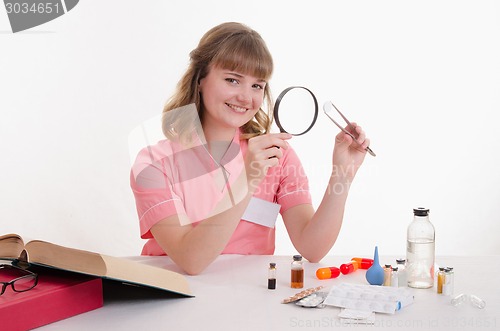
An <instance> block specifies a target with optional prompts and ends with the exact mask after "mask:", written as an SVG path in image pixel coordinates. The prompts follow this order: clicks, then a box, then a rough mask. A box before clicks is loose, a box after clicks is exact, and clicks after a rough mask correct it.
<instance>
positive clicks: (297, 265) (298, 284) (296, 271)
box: [291, 255, 304, 288]
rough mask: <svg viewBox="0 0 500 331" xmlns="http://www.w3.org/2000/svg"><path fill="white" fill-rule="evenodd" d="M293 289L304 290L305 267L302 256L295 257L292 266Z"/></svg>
mask: <svg viewBox="0 0 500 331" xmlns="http://www.w3.org/2000/svg"><path fill="white" fill-rule="evenodd" d="M291 270H292V271H291V276H292V277H291V278H292V279H291V287H292V288H303V287H304V265H303V263H302V256H301V255H294V256H293V262H292V266H291Z"/></svg>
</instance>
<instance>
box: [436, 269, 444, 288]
mask: <svg viewBox="0 0 500 331" xmlns="http://www.w3.org/2000/svg"><path fill="white" fill-rule="evenodd" d="M437 282H438V283H437V293H438V294H443V284H444V268H443V267H439V271H438V274H437Z"/></svg>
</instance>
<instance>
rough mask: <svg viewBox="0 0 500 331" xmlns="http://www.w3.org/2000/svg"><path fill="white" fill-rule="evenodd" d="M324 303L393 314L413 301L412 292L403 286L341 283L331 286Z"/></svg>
mask: <svg viewBox="0 0 500 331" xmlns="http://www.w3.org/2000/svg"><path fill="white" fill-rule="evenodd" d="M323 303H324V304H325V305H329V306H335V307H341V308H350V309H356V310H365V311H373V312H376V313H386V314H394V313H395V312H396V311H398V310H400V309H401V308H403V307H405V306H408V305H409V304H411V303H413V293H412V292H411V290H410V289H408V288H405V287H387V286H377V285H361V284H347V283H343V284H340V285H337V286H334V287H332V289H331V290H330V292H329V293H328V296H327V297H326V299H325V301H324V302H323Z"/></svg>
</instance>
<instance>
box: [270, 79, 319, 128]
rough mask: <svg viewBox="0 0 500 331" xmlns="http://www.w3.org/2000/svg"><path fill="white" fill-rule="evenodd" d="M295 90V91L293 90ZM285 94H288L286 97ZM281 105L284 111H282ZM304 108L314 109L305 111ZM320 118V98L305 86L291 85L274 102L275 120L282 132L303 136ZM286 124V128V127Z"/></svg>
mask: <svg viewBox="0 0 500 331" xmlns="http://www.w3.org/2000/svg"><path fill="white" fill-rule="evenodd" d="M292 91H293V92H292ZM285 95H286V96H287V97H286V98H284V97H285ZM280 107H281V109H283V110H284V111H282V112H281V115H282V118H280V116H279V113H280ZM304 109H307V110H309V109H314V113H312V112H311V111H304ZM317 119H318V100H317V99H316V96H315V95H314V93H312V92H311V90H309V89H308V88H305V87H303V86H290V87H288V88H286V89H284V90H283V92H281V93H280V95H279V96H278V98H276V101H275V103H274V120H275V121H276V125H277V126H278V128H279V129H280V132H285V133H289V134H291V135H292V136H301V135H303V134H305V133H307V132H309V130H311V129H312V127H313V126H314V124H315V123H316V120H317ZM285 126H286V128H287V129H286V130H285V128H284V127H285Z"/></svg>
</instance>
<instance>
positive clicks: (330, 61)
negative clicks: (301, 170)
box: [0, 0, 500, 256]
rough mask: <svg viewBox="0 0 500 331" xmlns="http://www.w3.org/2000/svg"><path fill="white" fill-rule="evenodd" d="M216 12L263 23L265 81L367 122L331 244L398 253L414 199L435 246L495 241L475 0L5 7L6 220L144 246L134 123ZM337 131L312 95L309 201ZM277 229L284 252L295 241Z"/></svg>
mask: <svg viewBox="0 0 500 331" xmlns="http://www.w3.org/2000/svg"><path fill="white" fill-rule="evenodd" d="M225 21H239V22H243V23H245V24H247V25H249V26H251V27H252V28H254V29H256V30H257V31H258V32H260V34H261V35H262V36H263V37H264V39H265V40H266V42H267V44H268V47H269V49H270V50H271V52H272V54H273V56H274V60H275V72H274V76H273V79H272V80H271V87H272V91H273V95H274V96H275V97H276V96H277V95H278V94H279V92H280V91H281V90H283V89H284V88H285V87H288V86H291V85H303V86H307V87H308V88H310V89H311V90H313V91H314V92H315V94H316V96H317V97H318V99H319V101H320V104H322V103H323V102H324V101H326V100H328V99H332V100H333V101H334V102H335V103H336V104H337V105H338V106H339V108H340V109H342V110H343V111H344V113H345V114H346V115H348V117H349V118H350V119H352V120H355V121H357V122H358V123H360V124H361V125H362V126H363V128H364V129H365V131H366V132H367V133H368V135H369V137H370V138H371V140H372V144H371V147H372V148H373V150H374V151H375V152H376V153H377V157H376V158H373V157H370V156H367V158H366V162H365V164H364V166H363V168H362V169H361V170H360V172H359V173H358V177H357V178H356V180H355V182H354V184H353V186H352V188H351V193H350V196H349V200H348V203H347V208H346V213H345V219H344V224H343V227H342V231H341V233H340V236H339V239H338V240H337V243H336V244H335V246H334V247H333V249H332V250H331V252H330V254H338V255H348V256H349V255H353V256H355V255H356V256H358V255H365V256H369V255H371V254H372V253H373V247H374V246H375V245H378V246H379V252H380V254H394V255H404V252H405V239H406V227H407V225H408V224H409V223H410V221H411V220H412V208H414V207H418V206H424V207H428V208H430V209H431V220H432V222H433V223H434V225H435V228H436V238H437V239H436V253H437V254H438V255H462V254H464V255H476V254H499V253H500V243H499V240H498V239H497V237H498V233H500V217H499V215H500V203H499V201H500V189H499V185H500V174H499V170H498V169H499V165H500V162H499V161H500V158H499V143H500V139H499V133H498V131H499V129H498V127H499V125H498V120H499V116H498V115H497V113H498V111H499V110H500V93H499V92H500V61H499V59H500V2H497V1H482V0H479V1H478V0H469V1H456V0H453V1H436V0H433V1H399V0H398V1H326V0H323V1H309V2H306V1H291V0H288V1H267V0H266V1H264V0H256V1H251V2H235V1H186V0H184V1H159V0H157V1H130V0H126V1H124V0H120V1H118V0H114V1H97V0H93V1H92V0H85V1H80V3H79V4H78V5H77V6H76V7H75V8H74V9H73V10H71V11H70V12H68V13H67V14H66V15H64V16H62V17H60V18H58V19H56V20H54V21H51V22H49V23H46V24H44V25H41V26H38V27H35V28H33V29H30V30H27V31H25V32H20V33H16V34H13V33H12V32H11V31H10V25H9V21H8V18H7V14H6V12H5V10H4V8H0V112H1V117H0V152H1V158H0V233H9V232H16V233H20V234H22V235H23V236H27V237H31V238H41V239H46V240H50V241H54V242H56V243H59V244H63V245H68V246H72V247H77V248H82V249H88V250H93V251H98V252H101V253H105V254H110V255H116V256H125V255H138V254H139V253H140V250H141V248H142V245H143V241H142V240H141V239H140V238H139V227H138V220H137V215H136V212H135V205H134V199H133V195H132V193H131V191H130V188H129V170H130V165H131V157H130V155H129V141H128V139H129V134H130V133H131V132H132V130H133V129H134V128H135V127H137V126H138V125H140V124H141V123H142V122H143V121H146V120H148V119H151V118H152V117H154V116H156V115H158V114H159V113H160V112H161V110H162V107H163V104H164V102H165V101H166V100H167V98H168V97H169V96H170V95H171V94H172V92H173V90H174V87H175V84H176V83H177V81H178V79H179V78H180V76H181V74H182V73H183V72H184V70H185V69H186V66H187V61H188V53H189V51H191V50H192V49H193V48H195V47H196V44H197V43H198V41H199V39H200V37H201V36H202V35H203V33H204V32H205V31H207V30H208V29H209V28H211V27H213V26H215V25H217V24H219V23H222V22H225ZM337 132H338V130H337V129H336V128H335V127H334V126H333V124H332V123H331V122H329V120H328V119H327V118H326V117H325V116H324V115H323V114H322V113H321V114H320V117H319V120H318V123H317V125H316V126H315V127H314V129H313V130H312V131H311V132H310V133H308V134H307V135H304V136H300V137H294V138H293V140H292V145H293V146H294V147H295V149H296V151H297V153H298V154H299V156H300V157H301V159H302V160H303V164H304V166H305V168H306V172H307V173H308V176H309V179H310V185H311V189H312V195H313V200H314V204H315V206H317V205H318V204H319V202H320V201H321V198H322V195H323V191H324V189H325V185H326V181H327V180H328V177H329V172H330V166H329V165H330V163H331V150H332V147H333V139H334V135H335V134H336V133H337ZM277 233H278V234H277V249H276V253H277V254H293V253H295V250H294V249H293V247H292V246H291V244H290V240H289V239H288V236H287V233H286V230H285V229H284V227H283V225H282V224H281V223H280V221H278V229H277Z"/></svg>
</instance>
